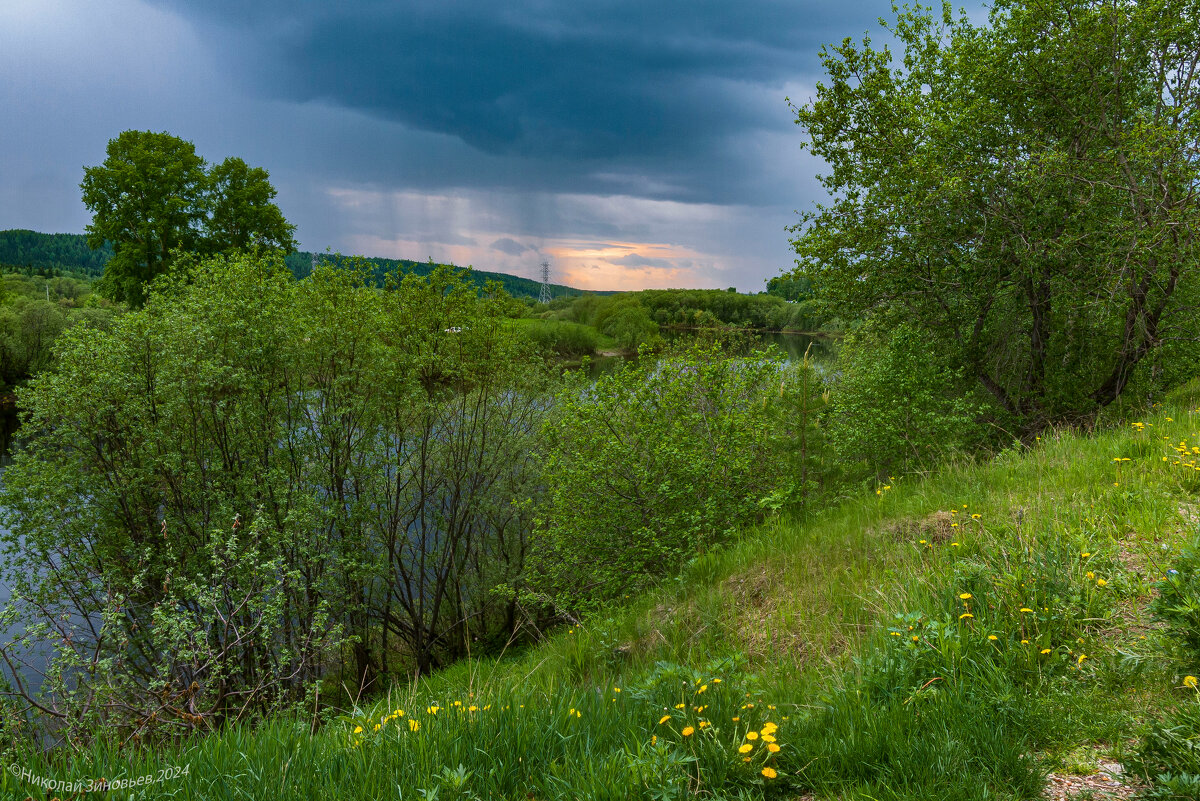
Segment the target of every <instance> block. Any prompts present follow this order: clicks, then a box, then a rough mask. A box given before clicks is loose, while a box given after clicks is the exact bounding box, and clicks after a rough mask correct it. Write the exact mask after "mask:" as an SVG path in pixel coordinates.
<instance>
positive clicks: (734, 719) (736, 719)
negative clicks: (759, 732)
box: [730, 717, 741, 723]
mask: <svg viewBox="0 0 1200 801" xmlns="http://www.w3.org/2000/svg"><path fill="white" fill-rule="evenodd" d="M730 720H732V721H733V722H734V723H737V722H738V721H739V720H741V718H740V717H738V718H730Z"/></svg>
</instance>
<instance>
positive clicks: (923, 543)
mask: <svg viewBox="0 0 1200 801" xmlns="http://www.w3.org/2000/svg"><path fill="white" fill-rule="evenodd" d="M918 544H920V545H928V544H929V543H928V540H921V541H920V543H918Z"/></svg>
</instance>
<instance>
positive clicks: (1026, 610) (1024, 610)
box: [1021, 606, 1033, 612]
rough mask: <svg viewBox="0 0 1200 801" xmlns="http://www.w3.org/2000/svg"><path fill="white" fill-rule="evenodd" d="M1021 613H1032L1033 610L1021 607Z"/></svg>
mask: <svg viewBox="0 0 1200 801" xmlns="http://www.w3.org/2000/svg"><path fill="white" fill-rule="evenodd" d="M1021 611H1022V612H1032V611H1033V610H1032V609H1030V608H1029V607H1028V606H1022V607H1021Z"/></svg>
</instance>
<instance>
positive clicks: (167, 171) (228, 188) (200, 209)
mask: <svg viewBox="0 0 1200 801" xmlns="http://www.w3.org/2000/svg"><path fill="white" fill-rule="evenodd" d="M105 152H106V158H105V160H104V163H103V164H101V165H100V166H97V167H87V168H85V169H84V177H83V182H82V183H81V184H80V188H81V189H82V190H83V203H84V205H85V206H87V207H88V210H89V211H91V212H92V215H93V217H92V221H91V223H90V224H89V225H88V227H87V235H88V245H89V246H91V247H92V248H101V247H104V246H105V245H106V243H107V244H111V246H112V248H113V256H112V258H111V259H110V260H109V261H108V263H107V264H106V265H105V269H104V278H103V279H102V281H101V287H102V289H103V291H104V292H105V293H106V294H107V295H108V296H109V297H112V298H114V299H116V300H121V301H126V302H128V303H130V304H131V305H133V306H140V305H141V304H142V303H143V302H144V301H145V297H146V289H147V286H148V285H149V284H150V282H151V281H153V280H154V279H155V278H157V277H158V276H160V275H162V274H164V273H165V272H166V271H167V270H168V269H169V267H170V266H171V264H172V262H173V260H174V254H175V253H176V252H215V251H222V250H227V249H229V248H245V247H249V246H251V245H261V246H265V247H275V248H281V249H283V250H284V251H285V252H286V251H289V250H292V249H294V248H295V242H294V241H293V240H292V232H293V231H294V230H295V226H293V225H291V224H289V223H288V222H287V221H286V220H285V219H284V218H283V215H282V213H280V211H279V209H278V207H276V206H275V204H274V203H272V202H271V200H272V198H274V196H275V190H274V188H273V187H272V186H271V185H270V183H269V181H268V180H267V172H266V170H263V169H261V168H253V169H251V168H249V167H248V166H247V165H246V163H245V162H243V161H242V160H241V159H237V158H231V159H226V160H225V161H224V162H223V163H221V164H219V165H217V166H215V167H214V168H213V169H212V170H211V171H209V170H207V169H206V167H207V165H206V163H205V161H204V159H203V158H201V157H200V156H199V155H197V154H196V148H195V146H194V145H193V144H192V143H191V142H186V141H184V140H182V139H179V138H178V137H175V136H171V135H170V134H168V133H153V132H150V131H124V132H123V133H121V134H120V135H119V136H118V137H117V138H115V139H110V140H109V142H108V147H107V149H106V151H105Z"/></svg>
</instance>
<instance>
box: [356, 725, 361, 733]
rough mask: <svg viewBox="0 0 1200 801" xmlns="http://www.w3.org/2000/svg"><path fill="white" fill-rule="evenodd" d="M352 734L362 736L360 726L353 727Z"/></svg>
mask: <svg viewBox="0 0 1200 801" xmlns="http://www.w3.org/2000/svg"><path fill="white" fill-rule="evenodd" d="M354 733H355V734H362V726H355V727H354Z"/></svg>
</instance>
